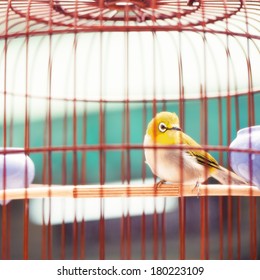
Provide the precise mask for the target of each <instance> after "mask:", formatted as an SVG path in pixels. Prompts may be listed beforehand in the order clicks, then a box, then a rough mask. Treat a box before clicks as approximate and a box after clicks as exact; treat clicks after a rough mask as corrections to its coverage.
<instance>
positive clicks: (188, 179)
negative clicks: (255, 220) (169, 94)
mask: <svg viewBox="0 0 260 280" xmlns="http://www.w3.org/2000/svg"><path fill="white" fill-rule="evenodd" d="M157 145H158V146H165V147H167V148H166V149H164V148H163V147H158V148H157V147H156V146H157ZM177 145H180V146H179V147H178V146H177ZM144 146H145V147H146V148H145V147H144V153H145V160H146V163H147V164H148V165H149V167H150V168H151V170H152V172H153V173H154V174H155V175H156V176H158V177H159V178H160V179H161V180H162V181H161V182H160V183H163V182H171V183H183V184H194V186H199V184H200V183H203V182H204V181H205V180H206V179H207V178H208V177H214V178H215V179H217V180H218V181H219V182H220V183H221V184H224V185H228V184H232V185H233V184H235V185H242V184H247V183H246V182H245V181H244V180H243V179H242V178H241V177H239V176H238V175H236V174H235V173H234V172H232V171H229V170H227V169H226V168H224V167H223V166H221V165H219V164H218V162H217V161H216V160H215V158H214V157H213V156H211V155H210V154H209V153H207V152H206V151H204V150H202V149H201V146H200V145H199V144H198V143H197V142H196V141H195V140H193V139H192V138H191V137H190V136H188V135H187V134H185V133H184V132H182V130H181V128H180V124H179V118H178V116H177V115H176V114H175V113H170V112H161V113H158V114H157V115H156V116H155V117H154V118H153V119H152V120H151V121H150V123H149V124H148V127H147V130H146V134H145V137H144ZM149 146H151V148H149ZM174 146H175V147H174ZM171 147H172V148H171ZM180 147H181V149H180ZM191 147H192V149H191ZM196 147H198V148H200V149H198V150H196V149H193V148H196ZM160 183H159V184H160Z"/></svg>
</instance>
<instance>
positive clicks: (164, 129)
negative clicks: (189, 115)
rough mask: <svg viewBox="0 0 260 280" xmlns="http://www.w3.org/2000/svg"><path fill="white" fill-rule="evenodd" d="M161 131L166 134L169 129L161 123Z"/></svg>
mask: <svg viewBox="0 0 260 280" xmlns="http://www.w3.org/2000/svg"><path fill="white" fill-rule="evenodd" d="M159 130H160V131H161V132H165V131H166V130H167V127H166V125H165V124H164V123H163V122H161V123H160V124H159Z"/></svg>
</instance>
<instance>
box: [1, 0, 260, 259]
mask: <svg viewBox="0 0 260 280" xmlns="http://www.w3.org/2000/svg"><path fill="white" fill-rule="evenodd" d="M259 16H260V3H259V1H257V0H255V1H247V0H197V1H193V0H188V1H184V0H169V1H168V0H99V1H98V0H66V1H63V0H52V1H47V0H28V1H26V0H16V1H14V0H6V1H1V2H0V131H1V135H2V136H1V138H0V146H1V147H2V148H1V150H0V157H1V160H0V164H1V168H0V171H1V175H0V178H1V183H0V186H1V187H2V190H1V192H0V198H1V200H2V206H1V208H0V212H1V215H0V221H1V222H0V236H1V242H0V248H1V258H2V259H257V258H259V240H258V231H259V226H260V223H259V221H258V218H257V211H258V210H259V203H257V202H258V201H257V200H258V198H257V196H259V193H260V191H259V190H258V187H257V184H258V185H259V181H260V180H259V177H258V173H259V172H257V170H258V169H259V165H257V164H259V157H260V155H259V154H260V152H259V145H257V144H256V145H254V143H253V141H251V140H252V139H253V137H251V136H250V137H249V141H247V144H248V145H247V146H245V145H242V144H241V146H239V145H238V146H235V147H234V146H230V144H231V142H232V141H233V140H234V139H235V138H236V137H237V131H239V130H241V129H242V128H246V127H247V130H246V131H247V132H248V131H249V132H252V131H253V130H256V132H257V129H258V126H257V124H260V111H259V110H260V109H259V108H260V76H259V73H260V60H259V57H260V56H259V49H260V41H259V39H260V35H259V30H260V24H259ZM162 111H168V112H175V113H176V114H177V115H178V116H179V119H180V127H177V128H178V131H177V132H178V133H180V129H182V131H183V132H185V133H187V135H189V136H191V137H192V138H193V139H195V140H196V141H197V142H198V143H200V145H201V146H200V147H196V149H197V150H198V149H199V150H200V149H201V150H200V151H202V149H203V151H206V152H207V153H209V154H211V155H212V156H213V157H214V158H215V159H216V161H217V162H218V164H220V165H222V166H224V167H225V168H227V169H229V170H231V167H233V170H234V171H235V172H236V173H238V176H242V177H243V176H244V177H243V178H245V176H246V174H245V173H247V175H248V176H249V177H248V178H247V180H246V179H245V181H247V184H245V185H236V184H235V185H233V184H231V180H230V181H229V183H228V184H226V185H221V184H220V183H219V182H218V181H216V180H214V179H212V178H210V174H206V175H207V176H205V177H206V178H207V177H209V178H208V179H207V180H206V181H205V180H204V181H201V182H199V186H197V187H198V188H196V186H195V184H193V183H188V184H186V182H185V181H184V180H183V178H184V174H185V170H186V169H185V168H187V167H185V165H183V158H182V156H181V155H182V153H183V152H184V153H186V150H185V149H186V148H187V147H185V146H183V145H182V142H180V143H177V144H176V145H171V146H169V147H168V146H167V149H168V150H169V153H170V150H174V151H181V153H180V156H179V158H178V157H176V158H175V161H174V162H176V161H177V162H178V164H179V167H180V168H179V169H178V170H177V173H178V174H179V177H180V178H179V180H178V181H179V182H177V183H174V184H173V183H172V182H164V181H163V182H161V183H158V182H159V180H160V179H164V178H158V177H159V176H157V172H152V170H151V169H150V168H149V166H148V165H147V164H146V162H145V161H146V158H145V153H144V150H145V149H148V150H149V151H154V152H155V153H154V154H155V156H154V157H155V162H156V153H157V152H158V147H157V146H156V145H151V146H150V147H146V146H145V144H144V136H145V134H146V128H147V125H148V123H149V122H150V121H151V119H152V118H153V117H155V116H156V114H157V113H159V112H162ZM156 129H157V128H156V127H155V128H154V130H156ZM177 132H176V133H177ZM249 134H250V133H249ZM250 135H251V134H250ZM256 139H258V140H257V141H256V142H257V143H259V134H258V138H256ZM155 144H157V143H155ZM178 144H179V145H178ZM257 147H258V148H257ZM192 148H194V147H190V148H189V149H191V154H192V151H193V152H194V150H193V149H192ZM165 149H166V148H165ZM241 154H243V155H244V156H246V157H247V158H248V159H249V160H248V165H247V166H245V165H246V163H245V162H243V163H234V162H233V165H232V163H231V160H230V158H231V155H241ZM207 157H208V156H206V160H207ZM257 159H258V163H257ZM199 160H201V159H198V158H197V161H199ZM204 160H205V158H204ZM200 163H201V162H200ZM231 165H232V166H231ZM236 166H238V168H237V169H236ZM156 168H160V162H159V163H158V164H157V167H156ZM156 168H155V169H156ZM163 168H164V167H163ZM245 170H246V171H247V172H246V171H245ZM175 172H176V171H175ZM205 172H206V173H210V171H209V170H206V171H205ZM177 173H176V174H177ZM248 173H249V174H248ZM230 174H231V173H230ZM176 176H177V175H176ZM257 177H258V178H257ZM166 181H167V180H166Z"/></svg>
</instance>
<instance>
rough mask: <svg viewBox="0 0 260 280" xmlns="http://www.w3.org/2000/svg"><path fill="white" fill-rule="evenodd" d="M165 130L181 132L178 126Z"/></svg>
mask: <svg viewBox="0 0 260 280" xmlns="http://www.w3.org/2000/svg"><path fill="white" fill-rule="evenodd" d="M167 130H177V131H181V128H179V127H178V126H173V127H171V128H167Z"/></svg>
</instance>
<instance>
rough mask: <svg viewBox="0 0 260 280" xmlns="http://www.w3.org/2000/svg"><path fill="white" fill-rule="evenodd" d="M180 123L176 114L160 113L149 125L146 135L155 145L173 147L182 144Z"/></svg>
mask: <svg viewBox="0 0 260 280" xmlns="http://www.w3.org/2000/svg"><path fill="white" fill-rule="evenodd" d="M181 133H182V132H181V129H180V123H179V118H178V116H177V115H176V114H175V113H170V112H160V113H158V114H157V115H156V116H155V117H154V118H153V119H152V120H151V121H150V123H149V124H148V127H147V130H146V134H147V135H148V136H150V137H151V140H152V141H153V143H155V144H159V145H172V144H179V143H180V138H181V136H180V134H181Z"/></svg>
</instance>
